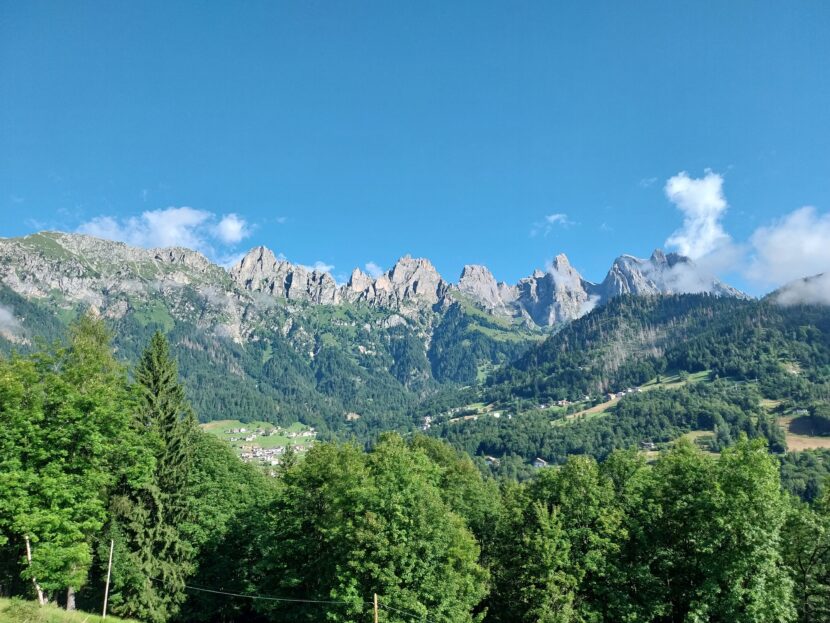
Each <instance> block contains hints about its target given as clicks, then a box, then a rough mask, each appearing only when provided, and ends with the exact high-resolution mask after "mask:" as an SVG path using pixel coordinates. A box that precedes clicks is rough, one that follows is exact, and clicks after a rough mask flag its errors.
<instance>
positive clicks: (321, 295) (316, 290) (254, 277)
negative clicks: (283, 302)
mask: <svg viewBox="0 0 830 623" xmlns="http://www.w3.org/2000/svg"><path fill="white" fill-rule="evenodd" d="M230 276H231V279H233V280H234V281H235V282H236V283H237V284H238V285H239V286H241V287H242V288H244V289H246V290H250V291H252V292H264V293H266V294H271V295H272V296H276V297H280V298H285V299H287V300H293V301H307V302H310V303H337V302H338V301H339V300H340V297H339V292H338V288H337V284H336V283H335V281H334V279H333V278H332V276H331V275H329V274H328V273H326V272H321V271H318V270H313V269H309V268H307V267H305V266H301V265H295V264H292V263H291V262H289V261H287V260H284V259H279V258H277V257H276V256H275V255H274V252H273V251H271V250H270V249H268V248H267V247H262V246H260V247H255V248H253V249H251V250H250V251H248V253H246V254H245V256H244V257H243V258H242V259H241V260H240V261H239V263H238V264H236V266H234V267H233V268H231V270H230Z"/></svg>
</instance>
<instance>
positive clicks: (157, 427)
mask: <svg viewBox="0 0 830 623" xmlns="http://www.w3.org/2000/svg"><path fill="white" fill-rule="evenodd" d="M134 394H135V417H134V420H133V427H132V434H134V435H138V436H139V437H140V438H141V439H143V443H141V444H136V447H139V448H143V449H142V450H139V453H141V452H143V453H144V456H138V457H135V458H136V460H135V461H134V462H133V465H134V466H135V468H134V469H131V470H128V471H125V472H124V474H123V475H122V480H121V486H120V488H119V491H118V495H116V496H114V497H113V499H112V508H111V511H112V521H111V526H110V530H111V533H112V538H113V539H114V540H115V541H116V543H117V544H118V545H117V549H116V556H115V559H116V561H117V563H116V565H115V567H114V569H113V591H112V600H111V603H112V610H113V612H116V613H118V614H124V615H128V616H132V617H135V618H138V619H140V620H143V621H152V622H154V623H162V622H164V621H167V620H169V619H170V618H171V617H172V616H174V615H175V614H176V612H177V611H178V608H179V606H180V605H181V603H182V602H183V601H184V597H185V594H184V589H185V587H184V583H185V580H186V578H187V577H188V576H189V575H190V574H191V573H192V572H193V568H194V557H195V552H194V549H195V548H194V547H193V546H192V544H191V543H190V542H189V539H188V538H187V532H186V530H187V524H188V522H189V521H190V519H191V514H192V513H191V510H190V509H191V507H192V503H191V497H192V496H191V495H190V487H189V472H190V467H191V463H192V448H193V444H194V436H195V435H196V434H197V432H198V431H197V428H196V420H195V417H194V414H193V410H192V409H191V407H190V405H189V403H188V401H187V399H186V397H185V393H184V389H183V387H182V385H181V383H180V382H179V377H178V369H177V366H176V362H175V361H174V360H173V359H172V357H171V356H170V349H169V346H168V343H167V339H166V338H165V337H164V335H162V334H161V333H158V332H157V333H156V334H155V335H153V337H152V339H151V340H150V344H149V345H148V347H147V349H146V350H145V351H144V353H143V355H142V357H141V360H140V361H139V363H138V365H137V367H136V370H135V385H134Z"/></svg>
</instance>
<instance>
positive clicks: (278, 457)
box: [202, 420, 317, 466]
mask: <svg viewBox="0 0 830 623" xmlns="http://www.w3.org/2000/svg"><path fill="white" fill-rule="evenodd" d="M202 428H203V429H204V430H205V431H206V432H209V433H211V434H213V435H216V436H217V437H219V438H220V439H222V440H223V441H225V442H227V443H228V444H230V445H231V447H233V448H234V449H235V450H236V452H237V453H238V454H239V457H240V458H241V459H242V460H243V461H245V462H246V463H258V464H261V465H270V466H277V465H279V464H280V463H281V462H282V459H283V457H284V456H285V454H286V453H287V452H293V453H296V454H302V453H304V452H306V451H308V449H309V448H310V447H311V445H312V444H313V443H314V442H315V441H316V439H317V431H316V430H315V429H314V428H313V427H308V426H305V425H303V424H300V423H294V424H291V425H290V426H288V427H287V428H283V427H281V426H278V425H275V424H270V423H268V422H247V423H245V422H240V421H239V420H218V421H215V422H208V423H207V424H203V425H202Z"/></svg>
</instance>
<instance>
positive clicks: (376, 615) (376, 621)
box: [375, 593, 378, 623]
mask: <svg viewBox="0 0 830 623" xmlns="http://www.w3.org/2000/svg"><path fill="white" fill-rule="evenodd" d="M375 623H378V594H377V593H375Z"/></svg>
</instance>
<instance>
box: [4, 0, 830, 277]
mask: <svg viewBox="0 0 830 623" xmlns="http://www.w3.org/2000/svg"><path fill="white" fill-rule="evenodd" d="M828 32H830V3H827V2H823V1H812V2H798V1H794V2H780V1H775V2H759V1H738V0H731V1H729V2H723V1H717V2H664V1H659V2H658V1H655V2H647V1H637V2H581V3H578V2H574V3H558V2H484V1H481V0H478V1H472V2H448V1H446V0H442V1H438V2H430V1H419V2H403V1H400V2H398V1H393V2H388V1H384V2H357V1H355V2H351V1H350V2H336V1H331V2H317V1H308V0H307V1H303V2H276V1H269V2H218V1H217V2H169V1H166V2H144V1H142V2H120V1H108V2H63V1H60V2H37V1H35V2H12V1H8V0H3V1H2V2H0V94H2V95H0V214H2V221H0V236H16V235H22V234H25V233H29V232H32V231H34V230H36V229H39V228H43V227H49V228H58V229H64V230H74V229H77V228H79V227H83V226H84V225H83V224H84V223H88V222H89V221H90V220H91V219H94V218H96V217H111V218H112V221H108V222H109V223H110V224H112V223H117V224H119V227H120V228H121V230H123V228H124V227H127V228H129V223H127V225H125V220H126V219H129V218H130V217H135V218H137V219H139V221H133V223H136V222H140V223H143V222H144V221H141V220H140V215H141V214H142V213H143V212H145V211H154V210H162V209H166V208H169V207H174V206H175V207H182V206H188V207H191V208H194V209H195V210H199V211H204V212H208V213H212V214H215V215H216V216H215V217H212V218H213V221H211V222H213V223H214V224H216V223H218V222H219V219H221V217H222V215H227V214H230V213H233V214H236V215H238V218H239V219H244V220H245V221H246V222H247V223H248V227H247V229H250V230H252V231H251V233H250V235H249V236H247V237H245V238H244V240H241V241H239V242H235V241H236V238H238V237H239V236H236V237H234V236H230V237H226V238H225V240H226V241H227V240H231V243H228V244H223V243H221V242H220V241H217V240H214V242H213V243H212V246H211V249H212V251H213V253H214V255H215V256H217V257H218V256H219V255H222V256H227V255H230V254H233V253H235V252H239V251H241V250H244V249H246V248H248V247H250V246H253V245H255V244H265V245H267V246H269V247H271V248H273V249H274V250H275V251H277V252H281V253H283V254H285V255H286V256H287V257H288V258H289V259H291V260H294V261H297V262H301V263H306V264H312V263H314V262H317V261H320V262H324V263H326V264H330V265H333V266H334V269H333V272H334V273H335V274H343V273H347V272H348V271H350V270H351V268H352V267H354V266H362V265H364V264H366V263H367V262H369V261H371V262H374V263H376V264H379V265H381V266H384V267H388V266H389V265H390V264H391V263H392V262H393V261H394V260H395V259H396V258H397V257H398V256H400V255H403V254H405V253H410V254H412V255H417V256H426V257H429V258H431V259H432V260H433V262H434V263H435V264H436V266H437V267H438V269H439V270H440V271H441V272H442V274H444V276H445V277H447V278H450V279H453V280H454V279H455V278H456V277H457V276H458V273H459V272H460V270H461V267H462V266H463V264H465V263H484V264H487V265H488V266H489V267H490V268H491V269H492V270H493V272H494V273H495V275H496V277H497V278H499V279H503V280H507V281H515V280H516V279H518V278H520V277H522V276H524V275H527V274H529V273H530V271H531V270H532V269H533V268H534V267H542V266H544V264H545V262H546V261H547V260H549V259H550V258H552V257H553V256H554V255H555V254H557V253H559V252H565V253H567V254H568V256H569V257H570V258H571V260H572V262H573V264H574V265H575V266H577V267H578V268H579V269H580V270H581V271H582V272H583V273H584V274H585V276H586V277H588V278H592V279H601V278H602V277H603V275H604V273H605V271H606V270H607V268H608V266H609V265H610V262H611V261H612V259H613V258H614V257H615V256H617V255H619V254H620V253H623V252H627V253H632V254H636V255H644V254H649V253H650V252H651V250H652V249H653V248H655V247H657V246H663V245H664V243H665V241H666V239H667V238H669V236H671V234H672V232H673V231H675V230H676V229H678V227H680V226H681V224H682V220H683V218H682V214H681V213H680V212H679V211H678V209H677V207H676V206H675V205H673V204H672V202H670V201H669V199H668V198H667V195H666V193H665V192H664V185H665V184H666V181H667V180H668V179H669V178H671V177H672V176H674V175H676V174H678V173H679V172H681V171H688V174H689V176H690V177H692V178H701V177H702V176H703V175H704V172H705V170H706V169H711V170H712V171H714V172H716V173H718V174H720V175H721V176H722V178H723V187H722V190H723V192H724V193H725V197H726V200H727V201H728V204H729V208H728V210H727V211H726V212H725V215H722V221H719V222H720V223H721V225H722V227H723V229H724V230H725V231H726V232H728V234H729V235H730V236H731V237H732V239H733V240H734V241H735V242H736V243H738V244H740V243H744V242H745V241H747V240H748V239H749V238H750V236H751V235H752V233H753V231H755V230H756V229H757V228H758V227H760V226H762V225H765V224H769V223H771V222H773V221H774V220H775V219H781V218H783V217H784V216H785V215H786V214H788V213H791V212H792V211H793V210H796V209H797V208H800V207H802V206H805V205H812V206H816V208H817V212H815V213H814V214H813V215H812V218H813V219H814V220H820V219H821V218H823V217H824V216H826V215H827V210H828V209H830V36H828ZM552 215H566V216H565V217H561V218H560V217H552V221H553V222H551V223H548V222H547V221H546V220H545V219H546V217H547V216H552ZM719 218H720V217H719ZM99 223H100V221H99ZM822 223H823V221H822ZM204 231H207V230H204ZM533 232H535V235H532V233H533ZM204 235H205V236H207V235H208V234H204ZM827 246H828V247H830V240H828V245H827ZM828 268H830V267H828ZM733 272H734V271H733ZM733 281H737V282H738V283H739V285H746V286H747V287H749V288H750V289H752V288H753V287H759V286H754V285H752V284H747V283H746V282H745V281H744V278H743V277H741V276H739V275H738V276H734V277H733Z"/></svg>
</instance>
